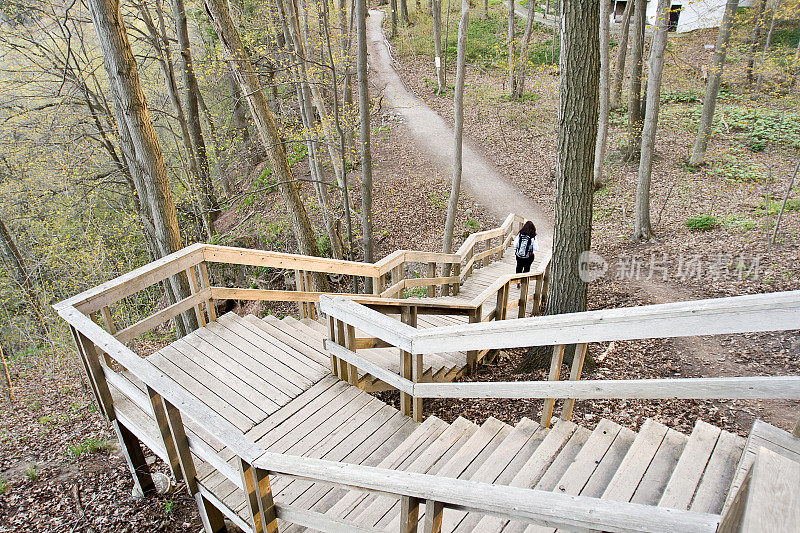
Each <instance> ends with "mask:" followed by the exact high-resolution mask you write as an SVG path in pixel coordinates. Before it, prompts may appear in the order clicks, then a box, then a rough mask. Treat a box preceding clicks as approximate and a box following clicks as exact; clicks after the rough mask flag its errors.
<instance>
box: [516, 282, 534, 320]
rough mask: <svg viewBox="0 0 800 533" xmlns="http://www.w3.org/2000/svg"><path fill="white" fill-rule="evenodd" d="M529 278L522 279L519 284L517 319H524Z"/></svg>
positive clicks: (526, 308)
mask: <svg viewBox="0 0 800 533" xmlns="http://www.w3.org/2000/svg"><path fill="white" fill-rule="evenodd" d="M530 286H531V278H522V280H521V281H520V284H519V304H518V306H517V307H518V311H517V318H525V314H526V313H527V310H528V292H529V291H530Z"/></svg>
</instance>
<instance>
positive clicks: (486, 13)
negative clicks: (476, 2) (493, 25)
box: [481, 0, 489, 20]
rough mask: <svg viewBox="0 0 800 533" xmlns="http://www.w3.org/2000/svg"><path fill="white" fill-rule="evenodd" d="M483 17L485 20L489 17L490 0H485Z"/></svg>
mask: <svg viewBox="0 0 800 533" xmlns="http://www.w3.org/2000/svg"><path fill="white" fill-rule="evenodd" d="M481 18H482V19H483V20H488V19H489V0H483V10H482V11H481Z"/></svg>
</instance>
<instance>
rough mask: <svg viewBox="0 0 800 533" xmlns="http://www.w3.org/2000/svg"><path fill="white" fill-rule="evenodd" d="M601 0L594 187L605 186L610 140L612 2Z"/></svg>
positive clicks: (611, 0) (610, 0)
mask: <svg viewBox="0 0 800 533" xmlns="http://www.w3.org/2000/svg"><path fill="white" fill-rule="evenodd" d="M613 1H614V0H600V89H599V90H600V111H599V113H600V116H599V118H598V125H597V126H598V129H597V143H596V144H595V150H594V186H595V188H599V187H601V186H602V185H603V161H604V160H605V158H606V141H607V140H608V113H609V101H608V100H609V96H610V95H609V92H610V90H609V83H608V82H609V80H608V78H609V74H610V72H609V71H610V67H609V64H608V63H609V60H610V58H609V56H610V51H609V26H610V24H611V23H610V20H609V19H610V18H611V2H613Z"/></svg>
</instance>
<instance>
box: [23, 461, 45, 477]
mask: <svg viewBox="0 0 800 533" xmlns="http://www.w3.org/2000/svg"><path fill="white" fill-rule="evenodd" d="M41 474H42V473H41V471H40V470H39V467H38V466H36V463H31V464H29V465H28V466H27V467H26V468H25V477H27V478H28V480H29V481H36V480H37V479H39V476H40V475H41Z"/></svg>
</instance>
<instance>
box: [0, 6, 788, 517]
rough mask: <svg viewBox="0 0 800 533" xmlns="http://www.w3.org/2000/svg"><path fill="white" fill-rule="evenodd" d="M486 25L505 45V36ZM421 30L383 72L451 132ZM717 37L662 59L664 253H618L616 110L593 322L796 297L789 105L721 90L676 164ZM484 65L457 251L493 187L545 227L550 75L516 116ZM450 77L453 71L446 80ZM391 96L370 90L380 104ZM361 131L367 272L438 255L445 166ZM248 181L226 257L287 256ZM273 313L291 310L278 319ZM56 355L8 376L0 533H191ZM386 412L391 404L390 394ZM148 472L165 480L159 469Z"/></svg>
mask: <svg viewBox="0 0 800 533" xmlns="http://www.w3.org/2000/svg"><path fill="white" fill-rule="evenodd" d="M498 18H502V17H500V16H499V15H498ZM477 26H478V27H481V25H480V24H477ZM495 26H497V27H498V28H500V30H502V24H499V25H497V24H496V25H495ZM486 27H489V28H490V29H491V28H493V26H491V24H487V25H486ZM423 28H424V25H423V24H418V25H417V26H416V27H415V28H411V29H409V30H404V32H403V33H401V35H400V36H399V37H398V38H397V39H395V40H393V42H392V44H393V47H394V52H395V59H396V60H397V62H396V63H394V67H395V68H396V69H397V71H398V73H399V74H400V76H401V79H402V81H403V82H404V83H405V85H406V87H407V88H408V90H409V91H410V92H411V93H412V95H414V96H415V97H416V98H419V99H420V100H421V101H422V102H424V104H426V105H427V106H429V107H430V108H431V109H432V110H433V111H435V112H436V113H437V114H438V116H439V117H441V120H442V121H443V123H444V124H445V125H446V126H450V125H451V124H452V91H448V92H447V93H446V94H444V95H441V96H439V95H436V94H435V93H434V92H433V90H432V84H431V80H432V79H435V76H434V74H433V72H432V70H433V69H432V64H433V61H432V57H431V56H430V54H428V55H425V54H422V53H419V51H418V50H416V49H415V48H414V46H415V43H418V36H416V35H415V33H414V32H417V31H422V30H423ZM498 31H499V30H498ZM498 35H499V33H498ZM548 35H549V34H548V32H547V31H545V30H541V31H538V30H537V33H536V39H537V40H538V42H541V43H544V44H543V45H542V47H546V46H547V39H548ZM714 38H715V33H714V32H712V31H704V32H695V34H692V35H690V36H681V37H680V38H679V39H676V40H675V42H674V44H673V45H672V46H673V48H671V49H670V52H669V57H670V66H669V67H668V69H667V72H668V77H667V79H670V80H671V85H670V89H669V91H668V94H667V95H666V96H667V100H668V101H666V102H665V103H664V106H663V111H662V113H663V115H662V123H661V126H660V129H659V138H658V141H657V145H656V149H657V158H656V163H655V169H654V180H653V191H652V197H653V207H654V222H656V232H657V240H655V241H653V242H651V243H644V244H636V243H634V242H632V241H631V240H630V239H628V237H627V236H628V235H630V234H631V233H632V225H633V194H634V190H635V175H636V168H637V166H636V164H635V163H627V164H624V163H622V162H620V161H619V158H618V157H617V156H616V150H617V148H618V147H619V146H621V144H622V143H623V142H624V136H625V132H624V128H623V127H622V125H623V123H624V119H623V115H622V114H621V113H619V112H615V113H614V114H613V115H612V128H611V131H610V138H609V151H610V154H609V158H608V159H609V161H608V164H607V167H606V171H607V177H606V183H607V185H606V187H605V188H603V189H602V190H600V191H598V193H597V194H596V196H595V214H594V233H593V249H594V250H596V251H597V252H598V253H600V254H601V255H602V256H603V257H605V258H606V259H607V260H608V263H609V270H608V272H607V274H606V275H605V276H604V277H602V278H600V279H599V280H598V281H596V282H594V283H593V284H591V285H590V305H591V307H592V308H593V309H600V308H610V307H620V306H631V305H642V304H648V303H658V302H664V301H674V300H685V299H696V298H704V297H719V296H726V295H734V294H746V293H757V292H769V291H778V290H788V289H798V288H800V261H798V260H800V248H798V245H800V203H798V204H791V205H792V206H795V205H796V206H797V207H792V208H791V210H789V211H787V213H786V214H785V215H784V220H783V222H782V225H781V228H780V231H779V233H778V240H777V243H776V244H774V245H770V244H769V236H770V235H771V232H772V229H773V227H774V223H775V219H776V203H777V202H778V199H779V198H780V197H781V196H782V194H783V192H784V190H785V188H786V184H787V183H788V174H789V172H790V171H791V169H792V165H793V163H794V160H795V158H796V152H797V150H796V148H797V146H800V145H797V144H794V145H793V146H794V147H792V145H791V144H789V145H787V142H795V141H794V140H793V139H794V138H795V137H793V136H796V135H798V133H797V130H796V129H792V128H791V127H788V126H787V124H792V123H793V124H797V116H796V109H797V108H798V101H797V97H796V95H795V96H794V97H793V96H791V95H790V96H784V97H771V98H766V99H764V98H762V99H759V100H758V101H756V102H751V101H750V100H749V99H748V98H745V97H744V96H743V94H742V91H741V90H740V89H739V88H738V86H737V85H736V84H735V82H734V83H732V84H731V92H730V93H728V95H727V96H726V97H725V99H724V100H723V101H722V102H721V103H720V106H719V107H718V113H719V116H720V120H719V122H720V126H719V128H720V129H719V130H718V132H717V136H716V137H715V139H714V140H713V142H712V145H711V147H710V149H709V159H710V160H709V162H708V164H706V165H705V166H704V167H702V168H700V169H699V170H696V171H693V170H690V169H688V168H687V167H686V165H685V164H684V160H685V159H686V157H687V156H688V150H689V148H688V147H690V146H691V143H692V141H693V127H694V126H693V124H694V122H695V121H696V116H697V114H698V109H699V105H700V104H699V103H698V101H697V94H696V91H695V90H694V89H692V87H695V86H702V85H701V82H700V81H699V76H700V65H701V64H703V63H707V62H708V60H709V57H708V52H706V51H705V50H704V45H705V44H708V43H713V41H714ZM481 54H483V57H486V56H488V55H489V54H488V53H487V52H485V51H484V52H480V51H479V52H478V55H476V56H475V60H474V64H473V65H472V66H471V67H470V68H469V69H468V77H467V90H466V108H467V109H468V110H469V112H468V113H466V116H465V119H466V120H465V134H466V138H467V143H468V144H469V146H470V147H471V148H472V150H473V151H474V153H475V154H476V157H479V158H482V159H484V161H483V163H484V164H485V165H486V166H487V168H490V169H491V170H492V172H491V173H487V174H485V176H484V177H486V181H485V182H478V185H477V186H468V187H467V189H468V190H467V191H466V193H465V194H463V195H462V197H461V199H460V202H459V219H458V221H457V235H456V240H457V242H460V241H461V240H462V239H463V237H464V236H465V235H466V234H468V233H470V232H472V231H478V230H481V229H486V228H489V227H492V226H494V225H496V224H497V223H498V222H500V221H501V220H502V218H504V216H505V214H507V212H508V211H509V210H511V208H510V207H509V202H510V200H509V199H507V198H503V197H500V198H496V200H495V202H494V203H490V202H486V203H484V202H483V201H481V200H482V197H485V196H486V194H485V193H486V192H487V191H488V192H489V193H491V192H493V191H496V189H495V188H494V185H496V183H494V182H492V180H491V179H489V178H491V177H492V176H494V177H498V178H499V179H502V180H504V181H505V183H506V184H509V183H510V184H511V185H513V186H514V187H516V188H517V190H519V191H520V192H519V195H515V196H514V199H515V201H516V200H518V199H520V198H521V199H522V200H523V202H524V203H525V205H527V206H529V208H530V211H528V213H541V214H542V216H543V217H545V218H549V217H550V216H551V213H552V198H553V185H554V183H553V169H554V167H555V141H556V126H557V120H556V119H557V116H556V115H557V104H558V78H557V75H555V71H554V70H553V67H552V65H542V66H541V67H540V68H539V69H538V70H537V71H536V72H535V73H534V74H532V75H531V76H530V78H529V85H530V88H529V91H530V92H529V93H528V94H527V95H526V99H525V102H523V103H518V102H511V101H509V100H508V99H507V98H506V97H505V96H504V95H505V92H506V84H507V81H506V79H505V75H504V74H503V72H502V70H501V69H498V68H494V67H491V66H490V65H489V66H487V65H486V64H485V63H484V62H483V60H482V59H481ZM731 55H732V56H733V59H732V68H731V69H730V71H729V72H730V74H729V75H730V76H731V78H732V79H733V78H736V77H737V76H738V78H740V77H741V76H740V74H741V70H740V68H739V67H740V63H741V54H739V59H738V60H737V54H736V53H733V54H731ZM375 60H376V59H375V58H374V57H373V59H372V61H373V62H374V61H375ZM453 74H454V73H453V70H452V69H450V70H449V71H448V76H449V77H450V78H452V77H453ZM669 75H671V76H672V78H670V77H669ZM384 88H385V84H381V83H380V82H377V80H373V86H372V91H373V94H380V93H381V91H382V90H383V89H384ZM693 91H694V92H693ZM379 100H380V98H379ZM748 113H749V114H748ZM742 117H744V118H742ZM748 117H750V118H748ZM752 117H756V118H752ZM759 117H761V118H759ZM764 117H765V118H764ZM748 121H749V122H748ZM756 122H758V123H759V124H762V125H763V124H766V126H767V128H768V129H769V128H772V129H771V130H770V131H773V130H774V131H777V132H778V133H777V134H774V135H772V138H771V139H768V140H767V142H766V143H765V145H764V146H763V148H762V149H761V150H758V151H752V150H751V148H750V147H749V144H750V145H752V142H753V139H754V137H753V135H752V128H751V129H749V130H748V129H746V128H743V127H742V124H744V125H745V126H747V124H755V123H756ZM372 126H373V132H374V144H373V158H374V162H375V171H374V172H375V178H374V179H375V188H374V191H375V192H374V210H375V217H374V224H375V229H376V240H377V246H376V252H377V253H376V256H377V257H378V258H380V257H382V256H385V255H386V254H388V253H390V252H392V251H394V250H396V249H400V248H406V249H422V250H432V251H438V250H439V249H440V247H441V228H442V227H443V225H444V219H445V216H446V208H447V205H446V204H447V198H448V195H449V178H450V176H451V170H450V168H449V167H448V165H446V164H432V159H431V157H430V154H429V152H428V151H426V150H417V149H410V147H411V146H414V143H416V142H419V136H418V132H417V131H415V130H413V129H410V128H409V124H408V122H407V119H405V118H404V117H403V115H402V113H401V112H399V111H398V110H394V109H390V108H387V107H386V106H385V105H383V104H381V105H380V106H379V107H378V108H377V110H376V112H375V114H374V115H373V118H372ZM756 141H758V139H756ZM748 143H749V144H748ZM430 146H433V147H434V149H435V147H437V146H440V147H443V149H450V148H451V147H452V142H451V140H450V139H449V138H448V139H442V138H441V137H437V138H436V139H431V143H430ZM756 147H757V146H756ZM465 170H466V171H467V172H469V170H470V169H465ZM295 173H296V175H298V176H299V177H305V176H306V174H307V167H305V168H304V166H303V163H302V162H301V163H299V164H298V165H297V166H296V167H295ZM258 179H259V173H258V171H257V170H251V172H249V173H248V177H247V178H243V179H242V180H240V183H239V184H238V187H239V188H240V190H241V191H242V193H243V196H242V197H240V198H239V199H238V200H237V202H236V203H235V204H234V205H233V206H232V207H231V208H230V209H229V210H228V211H227V212H226V213H225V214H224V215H223V217H222V219H221V221H220V226H221V227H223V228H225V234H224V235H223V237H222V241H221V242H222V243H223V244H235V245H237V244H238V245H243V246H252V247H257V248H264V249H274V250H280V251H293V243H292V240H291V238H290V237H289V232H288V229H287V227H286V224H285V222H284V221H283V220H282V215H281V214H282V210H281V208H280V206H279V205H277V199H276V195H275V194H270V195H266V196H264V195H258V194H249V195H248V194H246V193H247V192H248V191H249V190H256V189H257V188H258V184H257V181H258ZM351 180H352V183H351V185H352V195H353V196H352V201H353V203H354V205H358V204H359V201H360V196H359V193H358V189H359V185H360V184H359V179H358V176H357V172H354V173H353V174H352V176H351ZM799 192H800V188H798V189H797V190H795V191H792V193H791V198H792V199H793V200H794V199H797V198H798V193H799ZM304 195H305V196H306V198H307V202H308V204H309V205H310V206H311V215H312V217H313V218H314V219H315V221H316V222H318V221H319V213H318V212H315V211H314V208H313V206H314V200H313V195H312V191H311V190H310V189H308V188H304ZM489 196H492V195H491V194H490V195H489ZM494 196H495V197H497V196H499V195H494ZM513 209H515V210H516V209H517V207H513ZM701 215H708V216H710V217H713V218H714V221H713V223H712V224H711V225H712V226H713V227H712V228H711V229H709V230H708V231H692V230H690V229H689V228H688V227H687V226H686V222H687V220H688V219H690V218H692V217H696V216H701ZM456 246H457V244H456ZM756 262H757V263H758V264H756ZM252 281H253V280H252V279H249V278H246V279H245V280H244V281H243V282H244V283H250V282H252ZM247 311H253V312H256V313H264V312H266V311H267V309H265V308H263V307H259V308H248V309H247ZM271 311H272V312H276V313H280V312H291V311H290V309H289V308H288V307H287V308H286V309H284V310H281V309H280V308H276V309H272V310H271ZM58 352H59V353H61V354H62V355H61V356H58V357H54V358H52V359H48V360H37V359H35V358H33V357H22V358H19V359H16V360H15V361H14V362H13V364H12V365H11V379H12V383H13V385H14V394H15V400H14V401H13V402H10V401H4V403H3V404H2V405H1V406H0V417H1V418H2V420H3V425H2V427H1V428H0V532H5V531H34V530H36V531H59V532H72V531H95V532H98V531H118V530H124V531H197V530H199V528H200V523H199V519H198V517H197V512H196V508H195V505H194V502H193V500H191V499H190V498H189V496H188V495H187V494H186V492H185V490H184V489H183V488H180V489H178V490H173V491H172V492H170V493H167V494H164V495H161V496H158V497H155V499H147V500H137V499H135V498H133V497H132V496H131V488H132V481H131V477H130V474H129V472H128V469H127V466H126V465H125V462H124V460H123V459H122V457H121V455H120V454H119V452H118V451H117V450H116V448H115V444H114V442H115V437H114V434H113V430H112V429H111V428H110V427H109V426H108V424H107V423H106V422H105V421H104V420H103V418H102V416H101V415H100V414H99V413H98V412H97V409H96V406H95V404H94V400H93V398H92V397H91V392H90V391H89V390H88V389H87V387H86V386H85V380H84V377H83V375H82V370H81V369H80V363H79V361H78V360H77V358H76V357H75V356H74V354H72V353H71V349H70V348H69V347H60V349H59V350H58ZM799 352H800V336H798V334H797V332H786V333H780V334H753V335H736V336H733V335H726V336H718V337H713V338H711V337H704V338H690V339H676V340H665V341H662V340H646V341H631V342H617V343H600V344H597V345H593V346H592V355H593V356H594V357H595V359H596V361H597V366H596V368H594V369H587V371H586V372H585V373H584V377H586V378H589V379H591V378H595V379H600V378H603V379H614V378H618V379H624V378H634V377H649V378H655V377H678V376H715V375H769V374H779V373H781V374H783V373H789V374H797V373H798V372H800V360H799V359H800V358H798V355H797V354H798V353H799ZM523 357H524V352H523V351H512V352H509V353H501V354H500V356H499V357H498V359H497V361H496V363H495V364H490V365H486V366H483V367H481V368H480V370H479V372H478V373H477V374H476V375H475V376H473V377H472V378H471V379H477V380H527V379H541V378H543V372H532V373H518V372H517V368H518V366H519V363H520V362H521V360H522V358H523ZM3 392H5V391H3ZM384 396H385V397H387V399H389V401H392V400H393V398H392V395H391V394H385V395H384ZM540 407H541V402H528V401H524V400H514V401H497V400H469V401H468V402H457V401H431V402H427V403H426V413H428V414H436V415H437V416H439V417H441V418H443V419H446V420H450V419H452V418H453V417H454V415H455V414H460V415H462V416H465V417H467V418H470V419H472V420H474V421H476V422H481V421H482V420H484V419H485V418H487V417H488V416H494V417H496V418H499V419H501V420H504V421H506V422H509V423H514V422H516V421H517V420H519V419H520V418H521V417H523V416H528V417H531V418H534V419H536V418H537V417H538V412H539V409H540ZM797 412H798V404H797V403H796V402H794V403H788V402H741V401H737V402H719V401H675V402H645V401H624V400H608V401H596V402H591V403H589V402H578V403H577V404H576V407H575V413H576V418H578V419H582V423H583V424H585V425H587V426H590V427H591V426H593V425H594V424H596V422H597V421H598V420H599V418H600V417H604V418H609V419H612V420H614V421H616V422H618V423H621V424H623V425H626V426H628V427H631V428H633V429H638V427H639V426H640V424H641V423H642V422H643V420H644V419H646V418H648V417H652V418H655V419H656V420H658V421H661V422H663V423H665V424H667V425H669V426H671V427H674V428H675V429H679V430H682V431H684V432H689V431H691V428H692V426H693V424H694V422H695V420H696V419H698V418H700V419H703V420H706V421H708V422H710V423H712V424H715V425H718V426H720V427H724V428H726V429H729V430H731V431H734V432H736V433H739V434H743V435H744V434H746V433H747V431H748V430H749V427H750V424H751V423H752V420H753V419H754V418H755V417H760V418H763V419H765V420H767V421H770V422H772V423H775V424H777V425H779V426H781V427H784V428H786V429H789V428H790V427H791V425H792V424H793V423H794V421H795V420H794V417H795V416H796V413H797ZM154 468H155V470H156V471H162V472H164V471H166V470H165V467H164V465H163V464H161V463H160V462H155V463H154Z"/></svg>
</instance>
